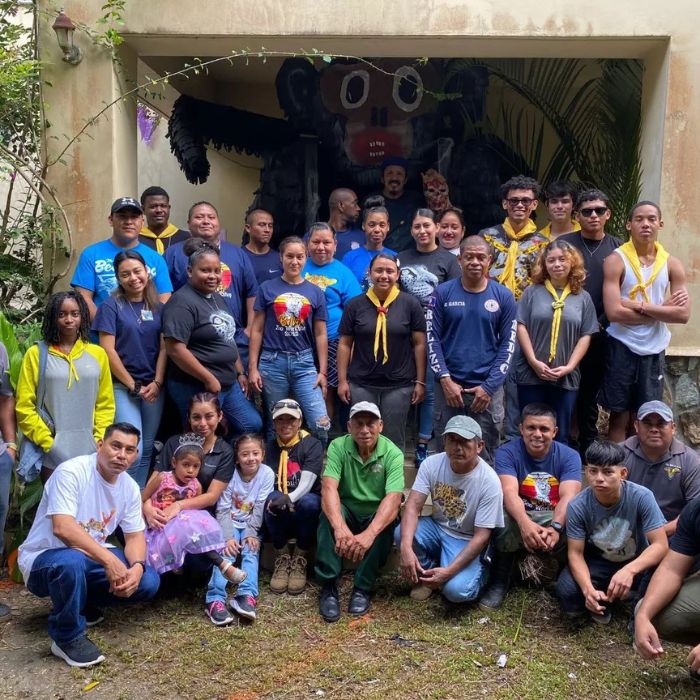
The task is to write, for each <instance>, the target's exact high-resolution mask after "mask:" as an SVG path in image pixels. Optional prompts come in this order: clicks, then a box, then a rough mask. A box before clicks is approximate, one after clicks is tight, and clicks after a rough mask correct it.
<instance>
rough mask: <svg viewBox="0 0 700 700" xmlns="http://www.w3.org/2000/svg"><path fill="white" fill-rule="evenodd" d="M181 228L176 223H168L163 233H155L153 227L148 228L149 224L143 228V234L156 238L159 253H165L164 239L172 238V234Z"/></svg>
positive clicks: (146, 236)
mask: <svg viewBox="0 0 700 700" xmlns="http://www.w3.org/2000/svg"><path fill="white" fill-rule="evenodd" d="M179 230H180V229H179V228H178V227H177V226H175V225H174V224H168V225H167V227H166V228H165V231H163V233H161V234H157V233H153V231H151V229H150V228H148V226H144V227H143V228H142V229H141V235H142V236H144V237H145V238H155V241H156V250H157V251H158V254H159V255H163V253H164V252H165V246H164V245H163V241H164V240H166V239H168V238H170V237H171V236H174V235H175V234H176V233H177V232H178V231H179Z"/></svg>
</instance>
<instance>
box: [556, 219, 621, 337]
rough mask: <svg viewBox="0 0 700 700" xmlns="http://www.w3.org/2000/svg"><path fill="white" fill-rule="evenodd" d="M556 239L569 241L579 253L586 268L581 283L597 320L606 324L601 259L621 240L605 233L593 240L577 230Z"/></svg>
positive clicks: (616, 246) (617, 246) (617, 245)
mask: <svg viewBox="0 0 700 700" xmlns="http://www.w3.org/2000/svg"><path fill="white" fill-rule="evenodd" d="M557 240H558V241H566V242H567V243H570V244H571V245H572V246H574V248H576V250H578V252H579V253H581V257H582V258H583V266H584V267H585V268H586V279H585V281H584V283H583V288H584V289H585V290H586V291H587V292H588V293H589V294H590V295H591V299H593V304H594V305H595V312H596V315H597V316H598V320H599V321H600V322H601V323H602V324H603V325H604V326H607V321H605V309H604V308H603V276H604V275H603V261H604V260H605V258H607V257H608V255H610V253H612V252H613V250H615V249H616V248H619V247H620V246H621V245H622V241H620V240H618V239H617V238H615V237H614V236H610V235H608V234H607V233H606V234H605V235H604V236H603V238H602V240H600V241H594V240H590V239H588V238H584V237H583V236H582V235H581V233H580V232H578V231H577V232H576V233H567V234H565V235H563V236H559V237H558V238H557Z"/></svg>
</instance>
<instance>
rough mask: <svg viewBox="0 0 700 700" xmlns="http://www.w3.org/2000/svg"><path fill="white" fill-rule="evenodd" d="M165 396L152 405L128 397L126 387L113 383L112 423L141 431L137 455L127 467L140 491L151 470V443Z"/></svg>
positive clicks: (161, 412)
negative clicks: (126, 424) (126, 425)
mask: <svg viewBox="0 0 700 700" xmlns="http://www.w3.org/2000/svg"><path fill="white" fill-rule="evenodd" d="M164 401H165V396H164V394H163V393H162V392H161V393H160V395H159V396H158V399H157V400H156V401H154V402H153V403H149V402H148V401H144V400H143V399H137V398H134V397H133V396H129V392H128V391H127V389H126V387H125V386H124V385H123V384H120V383H119V382H114V403H115V404H116V411H115V414H114V422H115V423H120V422H122V421H124V422H126V423H131V425H133V426H134V427H135V428H138V429H139V430H140V431H141V440H140V441H139V454H138V457H137V458H136V461H135V462H134V464H132V465H131V467H129V470H128V472H127V473H128V474H129V476H131V477H132V478H133V479H134V481H136V483H137V484H138V485H139V488H140V489H142V488H143V487H144V486H145V485H146V480H147V479H148V472H149V470H150V468H151V455H152V454H153V441H154V440H155V437H156V433H157V432H158V426H159V425H160V418H161V416H162V414H163V403H164Z"/></svg>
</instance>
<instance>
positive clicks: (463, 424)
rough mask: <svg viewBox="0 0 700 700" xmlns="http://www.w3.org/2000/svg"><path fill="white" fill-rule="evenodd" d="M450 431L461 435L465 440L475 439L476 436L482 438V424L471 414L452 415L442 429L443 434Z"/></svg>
mask: <svg viewBox="0 0 700 700" xmlns="http://www.w3.org/2000/svg"><path fill="white" fill-rule="evenodd" d="M448 433H454V434H455V435H459V436H460V437H463V438H464V439H465V440H473V439H474V438H479V440H481V426H480V425H479V424H478V423H477V422H476V421H475V420H474V419H473V418H470V417H469V416H452V418H450V420H448V421H447V425H446V426H445V429H444V430H443V431H442V434H443V435H447V434H448Z"/></svg>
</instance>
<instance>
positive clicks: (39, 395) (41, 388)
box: [36, 340, 49, 409]
mask: <svg viewBox="0 0 700 700" xmlns="http://www.w3.org/2000/svg"><path fill="white" fill-rule="evenodd" d="M37 345H38V346H39V380H38V382H37V388H36V405H37V408H42V409H43V408H44V399H45V398H46V363H47V361H48V358H49V346H48V345H47V344H46V343H45V342H44V341H43V340H39V341H38V342H37Z"/></svg>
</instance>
